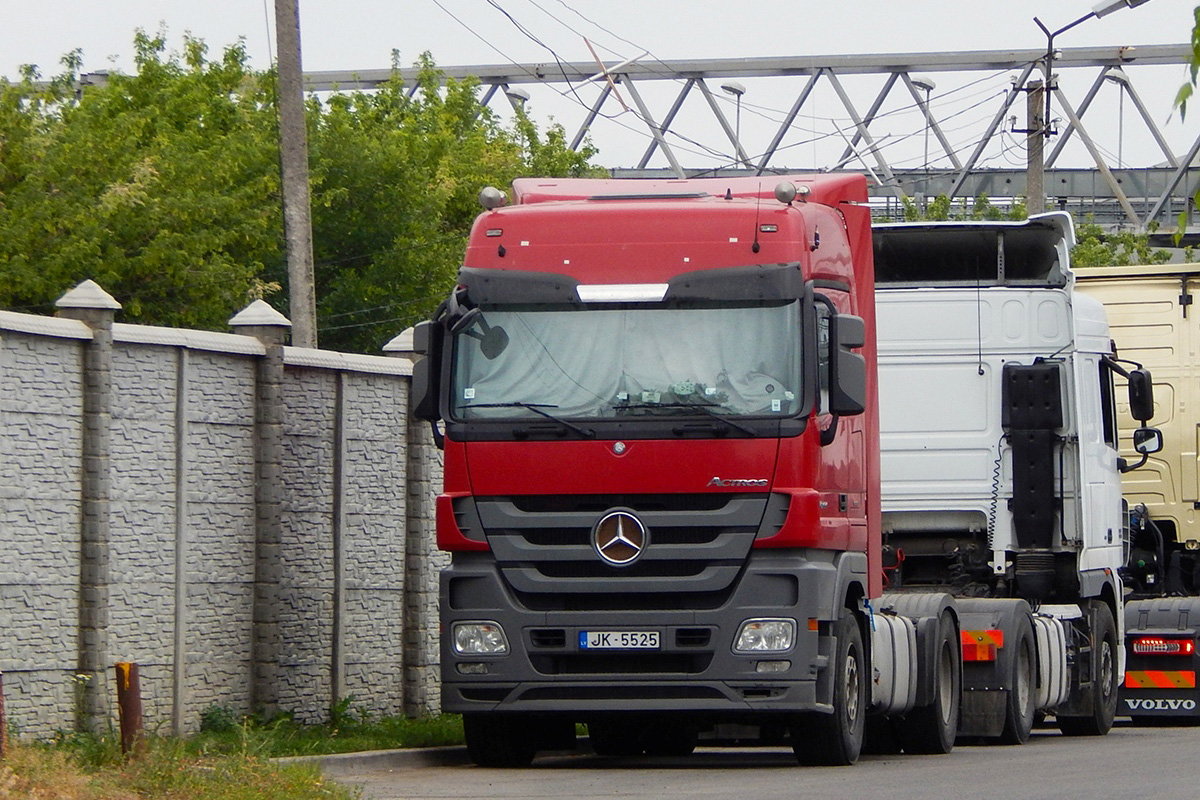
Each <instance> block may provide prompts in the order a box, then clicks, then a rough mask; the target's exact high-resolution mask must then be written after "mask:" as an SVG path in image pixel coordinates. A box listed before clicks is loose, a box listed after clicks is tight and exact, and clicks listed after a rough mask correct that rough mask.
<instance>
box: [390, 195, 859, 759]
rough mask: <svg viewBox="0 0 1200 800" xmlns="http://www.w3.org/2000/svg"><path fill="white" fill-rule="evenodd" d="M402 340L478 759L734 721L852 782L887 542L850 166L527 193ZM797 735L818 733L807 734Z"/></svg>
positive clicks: (478, 228) (445, 615)
mask: <svg viewBox="0 0 1200 800" xmlns="http://www.w3.org/2000/svg"><path fill="white" fill-rule="evenodd" d="M513 196H514V197H513V201H514V202H513V203H512V204H511V205H508V204H506V203H505V202H504V196H503V195H502V194H501V193H500V192H498V191H496V190H485V192H484V194H483V195H482V196H481V202H483V203H484V205H485V207H486V208H487V210H486V211H485V212H484V213H483V214H482V215H481V216H480V217H479V218H478V220H477V221H476V223H475V226H474V228H473V230H472V233H471V236H470V240H469V244H468V247H467V250H466V255H465V258H464V262H463V267H462V269H461V271H460V273H459V278H458V286H457V288H456V289H455V290H454V292H453V293H452V294H451V295H450V297H448V298H447V300H446V302H445V303H443V305H442V307H441V308H440V309H439V311H438V313H437V314H436V315H435V318H434V319H433V320H432V321H430V322H428V323H424V324H423V325H422V326H419V328H418V330H417V332H416V335H415V339H416V341H417V343H418V347H419V349H421V350H422V351H423V352H425V354H426V355H425V358H424V359H423V360H421V361H420V362H418V364H417V365H416V367H415V374H414V402H415V408H416V412H417V414H418V415H419V416H422V417H424V418H426V419H429V420H431V421H432V422H434V424H435V426H436V431H437V436H438V438H439V439H441V440H442V442H443V446H444V449H445V486H444V491H443V492H442V494H441V495H440V496H439V497H438V499H437V536H438V544H439V546H440V547H441V548H442V549H444V550H446V551H449V552H450V554H451V557H452V563H451V566H450V567H449V568H448V569H446V570H445V571H444V572H443V574H442V578H441V598H440V600H441V619H442V629H443V637H442V654H441V655H442V702H443V707H444V709H445V710H446V711H451V712H457V713H462V714H463V715H464V720H465V726H466V733H467V741H468V748H469V749H470V751H471V754H472V757H473V758H475V759H476V761H477V762H479V763H489V764H519V763H527V761H528V759H529V758H531V757H532V755H533V753H534V752H536V751H537V750H538V749H542V748H545V747H549V746H553V745H555V744H562V743H563V742H565V741H568V740H570V739H571V738H572V737H573V735H574V734H573V732H574V727H575V725H576V723H580V722H582V723H586V724H587V725H588V727H589V732H590V736H591V740H592V745H593V747H594V748H596V749H597V750H598V751H601V752H609V753H624V752H680V751H686V750H690V748H691V746H693V745H694V743H695V739H696V736H697V734H698V732H699V731H700V730H701V729H711V728H712V727H713V726H715V725H717V724H719V723H731V724H733V723H736V724H742V723H747V724H753V725H758V726H760V727H761V728H763V729H765V730H768V731H781V732H782V731H786V730H789V729H791V730H793V737H792V738H793V741H794V742H796V743H798V744H796V746H795V748H794V749H796V751H797V756H798V758H800V760H802V761H803V760H814V761H820V762H822V763H848V762H849V761H852V760H853V759H854V758H856V757H857V755H858V751H859V748H860V746H861V739H862V731H863V716H864V715H865V709H866V705H867V701H868V698H869V687H868V677H869V672H868V666H867V664H868V662H867V661H866V644H865V643H864V642H865V640H866V639H868V638H869V637H870V630H869V627H868V625H869V622H868V614H867V608H868V606H869V602H870V598H871V597H873V596H875V595H877V594H878V592H879V591H880V589H881V586H882V577H881V576H882V572H881V570H880V563H879V546H878V524H879V516H878V491H877V487H878V449H877V447H876V446H875V442H876V441H877V436H878V433H877V428H876V425H877V422H876V420H877V409H876V403H875V391H874V385H875V384H874V361H875V359H874V329H873V314H872V306H873V296H872V285H871V268H870V258H871V250H870V219H869V212H868V209H867V208H866V206H865V202H866V184H865V181H864V179H863V178H862V177H861V176H852V175H851V176H789V177H787V178H786V179H783V180H780V181H772V182H771V183H770V184H767V185H766V186H765V188H764V183H763V181H761V180H759V179H747V178H736V179H708V180H689V181H639V182H636V183H632V182H628V181H605V180H599V181H596V180H564V181H539V180H519V181H517V182H516V183H515V184H514V186H513ZM800 719H804V720H809V721H811V723H812V724H804V725H801V726H799V732H796V728H795V726H794V723H796V721H797V720H800Z"/></svg>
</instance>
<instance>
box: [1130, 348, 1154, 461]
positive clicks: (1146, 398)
mask: <svg viewBox="0 0 1200 800" xmlns="http://www.w3.org/2000/svg"><path fill="white" fill-rule="evenodd" d="M1129 413H1130V415H1131V416H1132V417H1133V418H1134V419H1136V420H1137V421H1138V422H1145V421H1146V420H1148V419H1152V418H1153V417H1154V381H1153V380H1152V379H1151V378H1150V370H1148V369H1141V368H1138V369H1134V370H1130V371H1129ZM1142 430H1145V428H1143V429H1142ZM1155 452H1157V451H1155Z"/></svg>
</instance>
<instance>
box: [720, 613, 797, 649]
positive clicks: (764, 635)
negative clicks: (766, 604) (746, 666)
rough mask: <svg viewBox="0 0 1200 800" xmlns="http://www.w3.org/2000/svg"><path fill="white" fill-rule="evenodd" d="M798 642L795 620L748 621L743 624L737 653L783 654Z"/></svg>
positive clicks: (736, 645) (734, 647)
mask: <svg viewBox="0 0 1200 800" xmlns="http://www.w3.org/2000/svg"><path fill="white" fill-rule="evenodd" d="M795 641H796V620H794V619H748V620H746V621H745V622H743V623H742V630H741V632H740V633H739V634H738V638H737V642H735V643H734V645H733V652H735V653H782V652H784V651H787V650H791V649H792V644H793V643H794V642H795Z"/></svg>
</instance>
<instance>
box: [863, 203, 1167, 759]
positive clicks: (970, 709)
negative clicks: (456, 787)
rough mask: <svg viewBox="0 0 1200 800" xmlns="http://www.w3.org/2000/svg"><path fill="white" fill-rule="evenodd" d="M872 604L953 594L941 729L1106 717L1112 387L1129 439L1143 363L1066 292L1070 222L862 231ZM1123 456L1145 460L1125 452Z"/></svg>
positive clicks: (1080, 731) (1115, 537)
mask: <svg viewBox="0 0 1200 800" xmlns="http://www.w3.org/2000/svg"><path fill="white" fill-rule="evenodd" d="M874 242H875V270H876V302H877V313H878V337H879V401H880V403H879V404H880V418H881V438H882V478H883V488H882V507H883V566H884V570H885V574H886V575H887V580H888V586H887V589H888V591H887V593H885V595H884V601H883V603H884V605H885V606H886V605H887V604H893V605H894V606H895V607H896V609H897V610H898V611H900V612H901V613H907V609H908V608H909V607H910V606H911V605H913V604H914V603H919V602H920V598H921V597H922V596H923V595H925V594H926V593H929V592H938V593H949V594H952V595H954V596H955V597H956V604H955V605H956V609H957V610H956V613H957V614H958V617H959V623H960V628H961V631H962V640H963V647H962V655H963V675H962V677H963V695H962V708H961V718H960V725H959V729H958V734H959V737H960V738H963V737H968V738H973V739H974V738H977V739H984V740H997V741H1001V742H1007V743H1020V742H1024V741H1025V740H1026V739H1027V738H1028V736H1029V733H1030V729H1031V727H1032V725H1033V722H1034V719H1035V717H1036V716H1039V715H1052V716H1054V717H1055V718H1056V720H1057V723H1058V726H1059V727H1060V729H1061V730H1062V731H1063V732H1064V733H1067V734H1075V735H1101V734H1104V733H1106V732H1107V731H1108V730H1109V728H1110V727H1111V725H1112V721H1113V717H1114V715H1115V713H1116V710H1117V690H1118V687H1119V686H1120V683H1121V680H1122V675H1123V673H1124V667H1125V665H1124V652H1123V649H1122V647H1121V641H1122V636H1123V619H1124V617H1123V613H1122V609H1123V604H1122V586H1121V579H1120V577H1119V570H1120V568H1121V566H1122V564H1123V556H1124V552H1123V546H1124V536H1125V526H1126V522H1125V520H1126V515H1125V509H1124V505H1123V500H1122V497H1121V472H1122V471H1124V470H1128V469H1131V468H1133V467H1135V466H1138V464H1133V465H1130V464H1128V463H1127V462H1126V461H1125V460H1123V459H1121V458H1120V456H1119V454H1118V418H1117V403H1116V402H1115V399H1116V392H1117V389H1116V386H1117V385H1118V383H1120V384H1124V383H1128V387H1129V401H1130V402H1129V405H1130V408H1131V410H1132V415H1133V417H1134V418H1136V419H1137V420H1139V423H1140V427H1139V428H1138V429H1137V430H1136V431H1135V432H1134V443H1135V447H1136V449H1137V451H1138V452H1140V453H1143V454H1145V453H1149V452H1153V451H1154V450H1155V449H1156V447H1159V446H1161V436H1160V435H1159V434H1158V432H1157V431H1156V430H1154V429H1152V428H1147V427H1145V421H1146V420H1148V419H1149V418H1150V416H1151V415H1152V411H1153V401H1152V398H1151V391H1150V376H1149V373H1148V372H1146V371H1145V370H1142V369H1140V368H1138V367H1140V365H1134V364H1129V363H1126V362H1120V361H1118V360H1116V359H1115V358H1114V353H1113V349H1112V345H1111V343H1110V338H1109V329H1108V324H1107V321H1106V318H1105V313H1104V309H1103V307H1102V306H1101V305H1100V303H1099V302H1097V301H1096V300H1094V299H1092V298H1090V297H1085V296H1083V295H1080V294H1078V293H1076V292H1075V289H1074V283H1075V279H1074V276H1073V274H1072V272H1071V269H1070V266H1069V251H1070V247H1071V246H1072V244H1073V243H1074V234H1073V229H1072V225H1071V220H1070V217H1069V216H1068V215H1066V214H1063V213H1052V214H1044V215H1039V216H1037V217H1034V218H1031V219H1029V220H1027V221H1025V222H1019V223H1010V222H946V223H902V224H895V225H880V226H876V228H875V230H874ZM1142 461H1143V462H1144V461H1145V458H1144V456H1143V458H1142Z"/></svg>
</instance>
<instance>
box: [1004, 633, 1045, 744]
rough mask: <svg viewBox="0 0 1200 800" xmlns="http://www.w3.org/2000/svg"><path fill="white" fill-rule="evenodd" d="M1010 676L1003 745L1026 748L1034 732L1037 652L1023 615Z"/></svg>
mask: <svg viewBox="0 0 1200 800" xmlns="http://www.w3.org/2000/svg"><path fill="white" fill-rule="evenodd" d="M1013 639H1014V641H1013V660H1012V672H1011V673H1010V677H1009V687H1010V688H1009V690H1008V699H1007V700H1006V702H1005V711H1004V731H1003V732H1002V733H1001V734H1000V742H1001V743H1002V744H1025V742H1027V741H1029V734H1030V732H1031V731H1032V730H1033V716H1034V709H1033V706H1034V700H1035V699H1036V698H1035V696H1034V695H1035V690H1036V688H1037V651H1036V650H1035V649H1034V644H1033V622H1032V621H1031V620H1030V618H1029V616H1028V615H1023V616H1022V617H1021V620H1020V622H1019V623H1018V624H1017V630H1016V633H1015V634H1014V636H1013Z"/></svg>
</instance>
